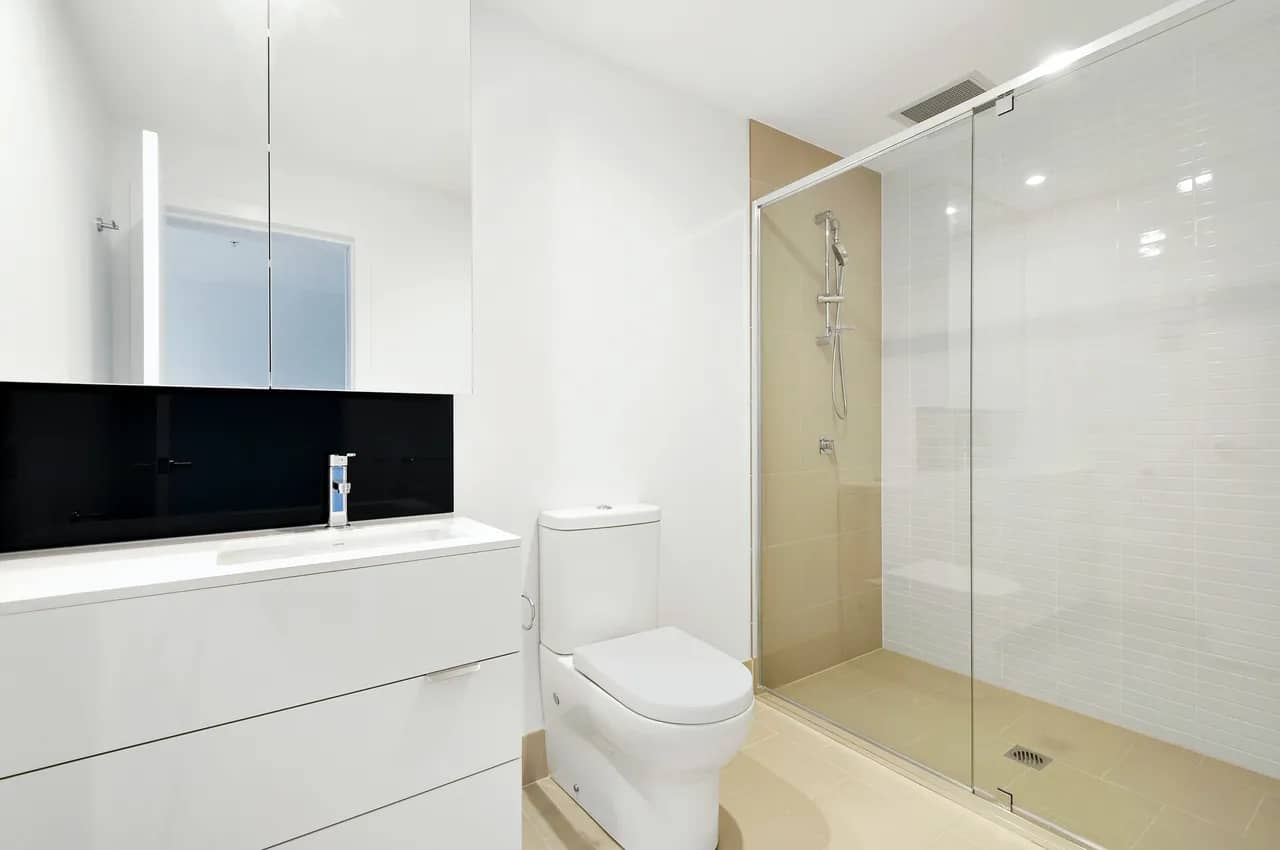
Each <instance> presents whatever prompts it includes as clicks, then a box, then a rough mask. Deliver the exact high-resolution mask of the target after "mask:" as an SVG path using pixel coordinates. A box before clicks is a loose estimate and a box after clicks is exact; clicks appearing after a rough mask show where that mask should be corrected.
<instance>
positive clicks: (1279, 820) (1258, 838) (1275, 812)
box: [1244, 780, 1280, 850]
mask: <svg viewBox="0 0 1280 850" xmlns="http://www.w3.org/2000/svg"><path fill="white" fill-rule="evenodd" d="M1273 781H1276V780H1273ZM1244 837H1245V847H1247V848H1248V850H1275V848H1277V847H1280V791H1277V792H1276V793H1269V794H1267V796H1266V797H1264V798H1263V799H1262V802H1261V803H1259V804H1258V811H1257V812H1255V813H1254V815H1253V818H1252V819H1251V820H1250V821H1249V828H1248V830H1246V831H1245V834H1244Z"/></svg>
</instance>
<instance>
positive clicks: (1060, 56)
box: [1036, 50, 1076, 74]
mask: <svg viewBox="0 0 1280 850" xmlns="http://www.w3.org/2000/svg"><path fill="white" fill-rule="evenodd" d="M1074 61H1076V52H1075V51H1074V50H1059V51H1058V52H1057V53H1051V54H1049V57H1048V58H1047V59H1045V60H1044V61H1043V62H1041V63H1040V64H1039V65H1037V66H1036V70H1037V71H1039V72H1040V73H1041V74H1052V73H1053V72H1054V71H1061V70H1062V69H1063V68H1065V67H1067V66H1068V65H1070V64H1071V63H1072V62H1074Z"/></svg>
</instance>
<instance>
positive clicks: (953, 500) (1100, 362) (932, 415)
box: [883, 0, 1280, 776]
mask: <svg viewBox="0 0 1280 850" xmlns="http://www.w3.org/2000/svg"><path fill="white" fill-rule="evenodd" d="M1268 5H1270V4H1266V3H1263V2H1260V0H1242V2H1240V3H1237V4H1233V5H1232V6H1228V7H1226V8H1224V9H1222V10H1220V11H1218V12H1214V13H1212V14H1210V15H1209V16H1206V17H1205V18H1202V19H1200V20H1198V21H1196V22H1193V23H1192V24H1188V25H1185V26H1183V27H1182V28H1180V29H1178V30H1177V31H1175V32H1172V33H1169V34H1166V35H1164V36H1161V37H1160V38H1157V39H1155V40H1152V41H1149V42H1146V43H1145V44H1142V45H1139V46H1138V47H1136V48H1134V49H1131V50H1130V51H1128V52H1126V53H1124V54H1121V55H1119V56H1116V57H1113V58H1111V59H1108V60H1106V61H1104V62H1102V63H1099V64H1097V65H1094V66H1091V67H1089V68H1086V69H1084V70H1081V71H1078V72H1076V73H1074V74H1071V75H1069V76H1067V77H1065V78H1063V79H1061V80H1059V81H1058V82H1055V83H1053V84H1050V85H1048V86H1046V87H1044V88H1042V89H1040V90H1038V91H1036V92H1032V93H1031V94H1029V95H1026V96H1025V97H1022V98H1020V99H1019V103H1018V106H1017V109H1016V110H1015V111H1014V113H1012V114H1011V115H1008V116H1003V117H997V116H995V115H994V113H984V114H982V115H980V116H979V117H978V119H977V124H976V127H975V133H974V138H975V150H976V165H975V181H976V186H977V198H978V201H977V212H976V216H975V219H976V223H975V239H974V288H973V309H974V323H973V333H974V341H975V345H974V365H973V406H974V419H973V423H974V443H973V445H974V448H973V452H974V458H973V460H974V463H973V476H974V480H973V496H974V499H973V518H972V519H973V559H974V567H973V599H974V604H973V616H974V634H975V651H974V658H973V660H974V664H975V670H976V672H977V675H978V677H979V678H980V679H983V680H986V681H990V682H993V683H996V684H1000V685H1003V686H1005V687H1009V688H1012V689H1014V690H1017V691H1020V692H1023V693H1026V694H1029V695H1032V696H1035V697H1037V698H1041V699H1045V700H1049V701H1051V702H1055V703H1057V704H1060V705H1063V706H1066V707H1068V708H1071V709H1073V710H1076V711H1080V712H1083V713H1086V714H1090V715H1093V716H1096V717H1099V718H1102V719H1105V720H1108V721H1110V722H1114V723H1118V724H1121V725H1124V726H1127V727H1130V728H1134V729H1138V730H1140V731H1142V732H1145V733H1147V734H1150V735H1153V736H1156V737H1159V738H1162V739H1165V740H1169V741H1172V742H1175V743H1178V744H1181V745H1183V746H1187V747H1190V748H1192V749H1195V750H1198V751H1200V752H1204V753H1208V754H1210V755H1213V756H1216V757H1218V758H1222V759H1225V760H1227V761H1231V762H1234V763H1237V764H1241V765H1244V766H1246V767H1249V768H1251V769H1254V770H1258V771H1261V772H1264V773H1268V774H1271V775H1273V776H1280V524H1277V523H1276V521H1275V520H1276V518H1277V516H1280V160H1278V159H1277V157H1276V156H1275V153H1274V152H1275V150H1276V147H1277V144H1278V143H1280V59H1278V58H1277V56H1280V54H1277V53H1276V51H1275V44H1276V43H1278V41H1280V13H1277V12H1276V11H1274V6H1273V5H1272V7H1271V9H1268V8H1267V6H1268ZM905 170H906V169H904V171H905ZM917 170H921V169H919V168H918V169H917ZM1032 173H1041V174H1044V175H1046V177H1047V180H1046V181H1045V183H1044V184H1043V185H1042V186H1040V187H1038V188H1030V187H1027V186H1026V185H1025V183H1024V181H1025V178H1026V177H1027V176H1028V175H1030V174H1032ZM1210 173H1211V174H1212V178H1211V179H1206V178H1203V177H1202V178H1201V182H1200V183H1198V184H1197V183H1195V182H1194V179H1195V178H1196V177H1197V176H1200V175H1205V174H1210ZM907 176H910V175H907ZM1188 179H1190V180H1192V181H1193V182H1192V185H1191V189H1190V191H1180V190H1179V184H1180V183H1183V181H1185V180H1188ZM919 182H920V181H919V180H917V181H916V182H915V183H913V182H911V181H910V180H909V179H905V178H904V179H894V178H893V176H891V175H889V174H886V175H885V179H884V184H883V185H884V211H883V213H884V233H885V239H886V246H885V277H884V285H885V290H886V291H885V297H884V305H885V306H884V310H885V357H884V363H885V367H884V368H885V375H884V396H885V399H884V417H885V421H884V435H885V437H884V439H885V458H884V478H885V497H884V531H883V535H884V544H885V594H884V599H885V610H884V629H885V646H887V647H889V648H892V649H896V650H898V651H902V652H906V653H908V654H911V655H914V656H917V657H920V658H922V659H925V660H927V661H930V662H933V663H937V664H941V665H943V666H947V667H950V668H953V669H957V670H962V671H964V670H967V666H968V657H967V649H968V646H967V633H968V622H967V620H968V614H969V605H968V599H967V590H968V589H967V587H965V586H963V582H960V583H956V582H948V581H943V580H940V577H942V576H957V575H958V576H963V575H964V574H965V573H966V572H967V552H966V551H965V544H966V543H967V538H966V535H965V531H966V529H965V522H964V520H966V519H967V517H965V515H964V511H963V510H962V509H957V505H958V504H961V503H962V494H963V482H962V481H961V480H960V479H963V478H964V477H965V475H966V474H967V471H966V470H965V464H964V461H963V451H964V447H965V443H966V434H965V433H964V431H963V430H961V429H960V428H953V427H951V425H950V424H949V422H948V420H949V417H950V416H953V415H955V414H954V411H956V410H963V404H960V403H957V402H963V401H964V400H965V398H964V395H963V394H962V393H961V392H960V389H959V388H960V386H961V385H962V384H963V383H964V380H963V379H964V377H965V376H964V375H963V373H961V374H959V376H958V374H957V366H956V361H957V359H958V358H957V355H956V353H955V346H956V344H957V341H960V340H963V336H964V332H965V330H966V328H967V327H968V316H967V315H966V314H965V312H964V311H962V310H960V309H958V307H957V303H956V302H957V301H962V300H964V294H963V293H962V292H961V290H962V289H963V286H957V277H958V275H957V274H956V273H955V266H956V265H958V264H957V263H955V262H954V261H952V262H951V263H950V268H949V269H944V268H943V265H946V264H943V263H942V262H941V258H942V257H944V256H949V255H951V254H953V253H954V250H955V248H954V241H955V240H954V239H950V238H948V233H947V232H946V231H944V230H942V229H940V228H939V227H938V226H937V225H936V224H935V223H933V222H935V221H936V219H937V218H939V217H941V216H940V214H939V212H938V208H939V199H938V198H937V197H935V196H933V195H931V194H930V193H929V192H928V191H927V190H925V189H924V188H922V187H921V186H920V185H918V184H919ZM1183 187H1184V188H1185V183H1183ZM931 216H932V218H931ZM1144 239H1145V244H1144ZM893 240H897V243H896V244H893V242H892V241H893ZM906 240H910V241H906ZM904 254H905V256H904ZM948 270H949V271H950V272H951V274H950V275H948V274H947V271H948ZM895 288H896V289H895ZM933 340H936V344H935V343H933V342H931V341H933ZM895 347H896V348H895ZM942 409H947V410H950V411H953V413H951V414H945V415H944V413H943V412H941V411H942ZM926 423H927V424H926ZM925 459H928V460H929V461H930V462H929V463H927V464H926V463H925V462H924V461H925ZM934 461H936V463H934ZM962 507H963V506H962V504H961V508H962Z"/></svg>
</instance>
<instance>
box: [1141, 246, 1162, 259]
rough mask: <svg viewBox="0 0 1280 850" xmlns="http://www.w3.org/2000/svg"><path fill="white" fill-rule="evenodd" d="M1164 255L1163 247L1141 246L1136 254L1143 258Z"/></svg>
mask: <svg viewBox="0 0 1280 850" xmlns="http://www.w3.org/2000/svg"><path fill="white" fill-rule="evenodd" d="M1163 253H1164V246H1163V245H1143V246H1142V247H1141V248H1139V249H1138V254H1139V255H1141V256H1143V257H1148V258H1150V257H1158V256H1160V255H1161V254H1163Z"/></svg>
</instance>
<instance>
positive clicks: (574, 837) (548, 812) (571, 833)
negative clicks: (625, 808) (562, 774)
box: [524, 779, 618, 850]
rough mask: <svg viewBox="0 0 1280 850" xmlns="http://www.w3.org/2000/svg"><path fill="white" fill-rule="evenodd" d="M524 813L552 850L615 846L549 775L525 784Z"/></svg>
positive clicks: (592, 849) (605, 833)
mask: <svg viewBox="0 0 1280 850" xmlns="http://www.w3.org/2000/svg"><path fill="white" fill-rule="evenodd" d="M524 816H525V818H526V819H527V820H529V821H531V822H532V828H533V829H534V830H535V832H536V833H538V834H539V835H540V836H541V838H542V839H543V841H544V843H546V845H547V846H548V847H550V848H552V850H595V848H616V847H617V846H618V845H617V844H616V843H614V841H613V839H611V838H610V837H609V834H608V833H607V832H605V831H604V830H603V829H601V828H600V825H599V824H597V823H596V822H595V821H593V820H592V819H591V817H590V816H589V815H588V814H587V813H586V812H585V811H583V809H582V807H580V806H579V805H578V804H577V803H576V802H574V800H573V798H571V797H570V796H569V795H568V794H566V793H565V792H564V790H563V789H562V788H560V786H559V785H556V784H555V782H554V781H553V780H551V779H539V780H538V781H537V782H535V783H534V784H532V785H529V786H526V787H525V789H524Z"/></svg>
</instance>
